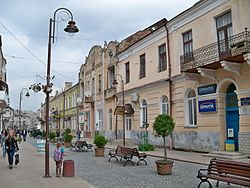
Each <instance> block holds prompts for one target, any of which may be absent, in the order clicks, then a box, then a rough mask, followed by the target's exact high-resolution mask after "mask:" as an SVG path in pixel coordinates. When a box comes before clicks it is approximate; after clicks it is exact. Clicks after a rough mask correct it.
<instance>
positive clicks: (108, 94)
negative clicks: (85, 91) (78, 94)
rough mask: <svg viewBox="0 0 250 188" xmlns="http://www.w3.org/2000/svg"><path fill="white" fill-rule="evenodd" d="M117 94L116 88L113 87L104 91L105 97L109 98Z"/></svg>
mask: <svg viewBox="0 0 250 188" xmlns="http://www.w3.org/2000/svg"><path fill="white" fill-rule="evenodd" d="M115 94H116V88H114V87H111V88H109V89H106V90H105V91H104V98H105V99H109V98H111V97H114V95H115Z"/></svg>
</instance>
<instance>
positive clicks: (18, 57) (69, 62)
mask: <svg viewBox="0 0 250 188" xmlns="http://www.w3.org/2000/svg"><path fill="white" fill-rule="evenodd" d="M5 56H7V57H10V58H13V59H22V60H37V59H33V58H28V57H20V56H14V55H5ZM54 62H60V63H67V64H77V65H80V64H81V63H80V62H77V61H75V62H71V61H60V60H53V63H54Z"/></svg>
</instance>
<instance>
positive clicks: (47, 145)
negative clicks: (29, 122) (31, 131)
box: [44, 8, 79, 178]
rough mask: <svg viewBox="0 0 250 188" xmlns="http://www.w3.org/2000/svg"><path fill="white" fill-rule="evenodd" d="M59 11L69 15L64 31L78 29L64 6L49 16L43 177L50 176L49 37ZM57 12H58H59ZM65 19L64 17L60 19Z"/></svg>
mask: <svg viewBox="0 0 250 188" xmlns="http://www.w3.org/2000/svg"><path fill="white" fill-rule="evenodd" d="M59 11H60V12H61V13H66V14H67V15H68V16H69V19H70V21H69V22H68V25H67V27H66V28H65V29H64V31H65V32H68V33H77V32H78V31H79V29H78V28H77V27H76V25H75V24H76V23H75V21H74V20H73V14H72V13H71V12H70V10H68V9H66V8H58V9H57V10H56V11H55V12H54V17H53V19H52V18H50V20H49V42H48V61H47V76H46V80H47V84H46V85H45V86H44V92H45V94H46V99H45V103H46V114H45V126H46V135H45V139H46V144H45V175H44V178H49V177H51V176H50V174H49V139H48V138H49V94H50V92H51V91H52V83H50V80H51V78H50V65H51V39H52V43H54V38H55V23H56V14H57V13H58V12H59ZM60 12H59V13H60ZM62 20H65V19H62Z"/></svg>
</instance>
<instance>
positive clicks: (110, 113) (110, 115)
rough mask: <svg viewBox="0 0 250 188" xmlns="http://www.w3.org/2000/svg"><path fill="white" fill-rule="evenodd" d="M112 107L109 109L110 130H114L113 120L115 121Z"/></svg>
mask: <svg viewBox="0 0 250 188" xmlns="http://www.w3.org/2000/svg"><path fill="white" fill-rule="evenodd" d="M112 115H113V113H112V109H109V130H110V131H112V121H113V118H112Z"/></svg>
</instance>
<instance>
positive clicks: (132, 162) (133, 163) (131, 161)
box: [123, 159, 135, 167]
mask: <svg viewBox="0 0 250 188" xmlns="http://www.w3.org/2000/svg"><path fill="white" fill-rule="evenodd" d="M127 162H131V163H132V165H133V166H135V164H134V162H133V161H131V160H127V159H126V161H125V163H124V165H123V166H124V167H125V165H126V163H127Z"/></svg>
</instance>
